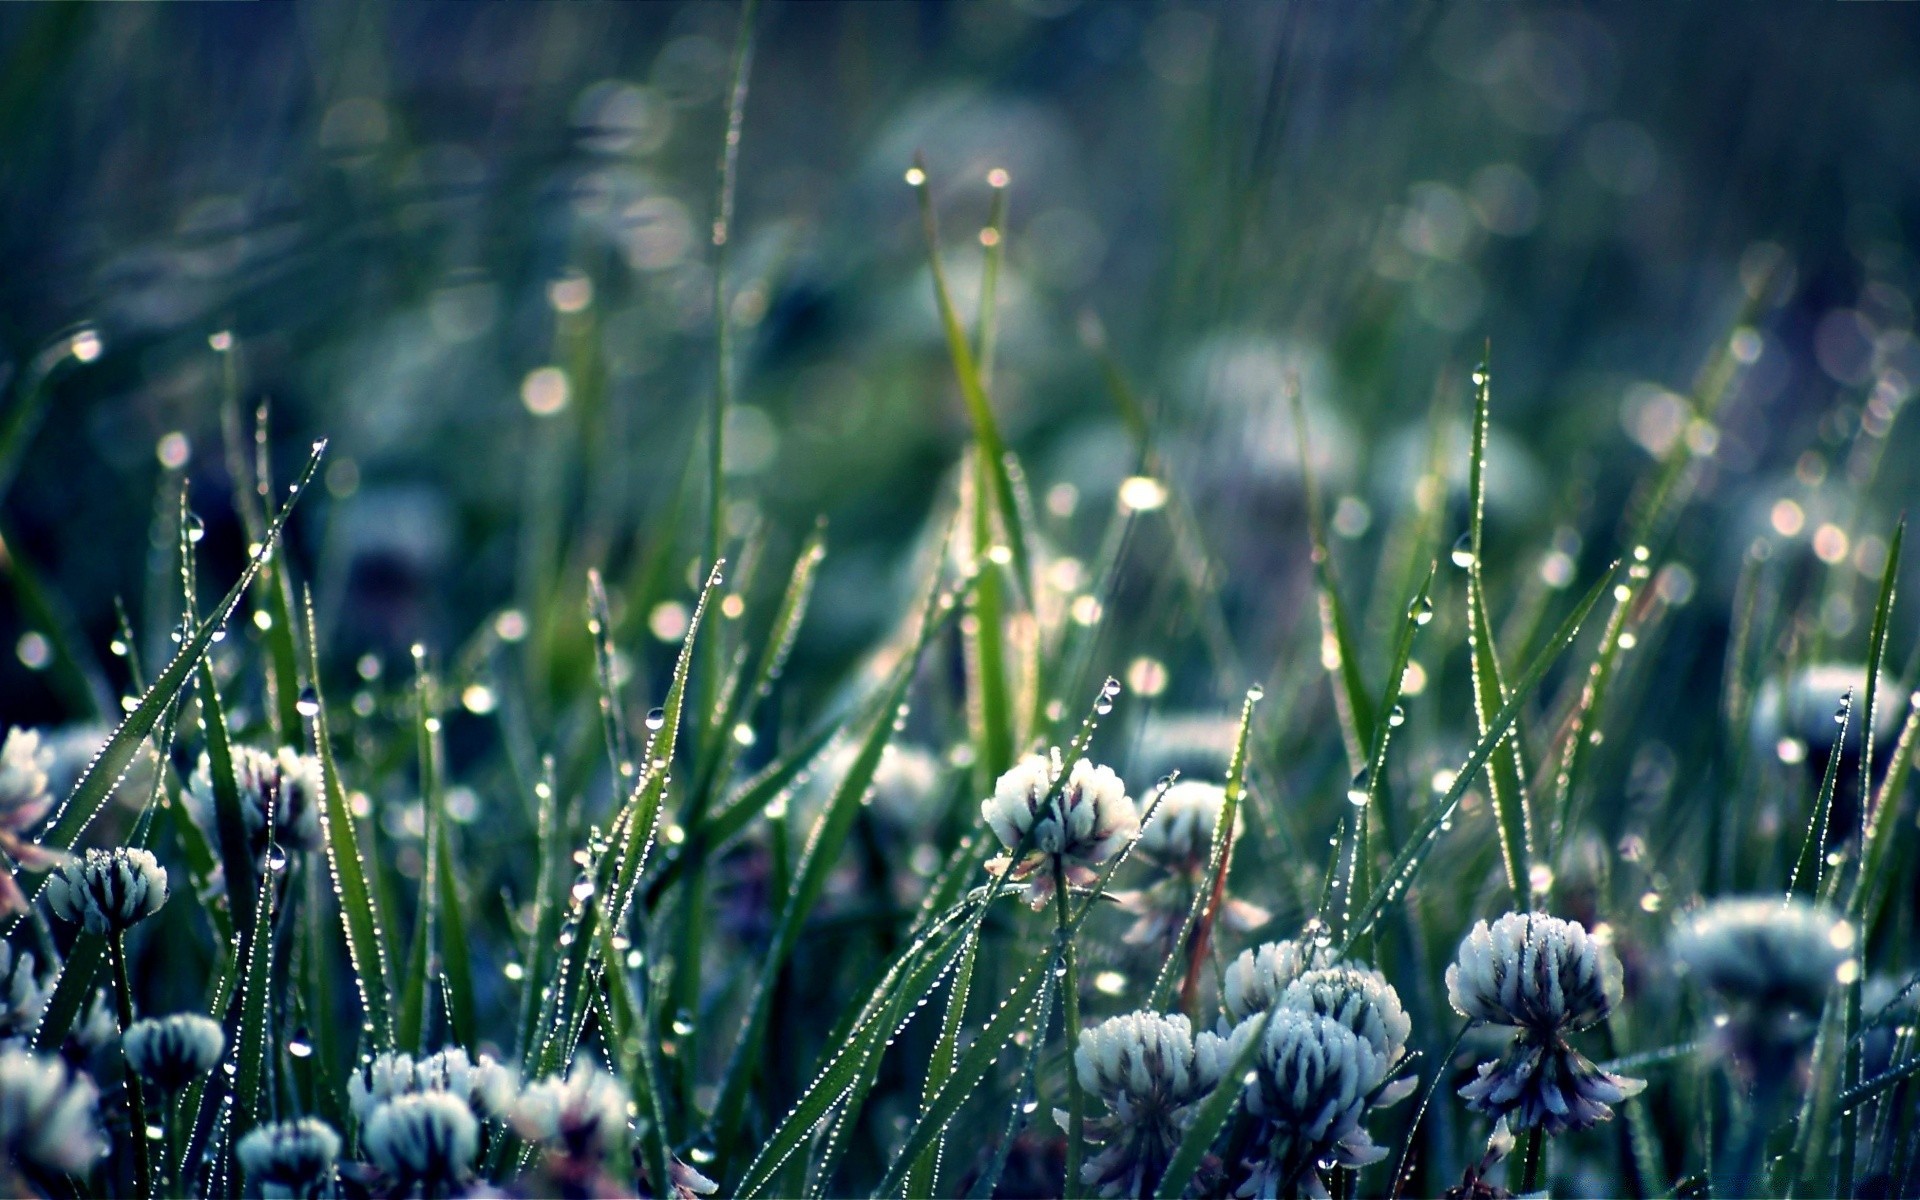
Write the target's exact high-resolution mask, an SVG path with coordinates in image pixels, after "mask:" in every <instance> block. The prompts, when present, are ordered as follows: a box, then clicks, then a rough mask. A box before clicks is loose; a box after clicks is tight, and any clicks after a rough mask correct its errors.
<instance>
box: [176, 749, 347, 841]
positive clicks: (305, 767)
mask: <svg viewBox="0 0 1920 1200" xmlns="http://www.w3.org/2000/svg"><path fill="white" fill-rule="evenodd" d="M233 776H234V782H235V783H236V784H237V785H238V788H239V792H240V816H241V818H242V820H243V821H245V823H246V827H247V837H248V840H249V841H250V843H251V846H252V850H253V853H254V854H255V855H262V854H265V853H266V851H267V844H268V842H269V841H270V840H271V841H272V842H273V843H275V844H277V845H279V846H280V847H281V848H282V849H284V850H287V851H289V852H294V851H302V850H319V849H321V848H322V847H323V846H324V845H325V844H326V843H325V840H324V838H323V836H322V834H321V831H320V805H321V800H322V796H323V791H322V789H323V787H324V786H325V781H324V777H323V776H322V775H321V769H320V760H319V759H317V758H315V757H313V756H312V755H310V754H301V753H300V752H299V751H297V750H295V749H293V748H292V747H290V746H282V747H281V748H280V749H279V750H278V751H276V752H274V753H268V752H267V751H265V750H261V749H258V748H256V747H253V746H235V747H234V748H233ZM187 801H188V803H189V804H190V805H191V806H192V808H193V815H194V816H195V817H196V818H197V819H198V820H200V821H201V822H202V825H203V827H206V825H207V823H208V822H211V821H212V820H213V819H214V793H213V765H212V762H211V761H210V760H209V759H208V758H207V756H206V755H205V754H202V755H201V756H200V765H199V766H198V767H197V768H195V770H194V772H193V778H192V780H191V781H190V786H189V789H188V792H187ZM269 809H271V810H272V812H273V836H272V838H271V839H269V838H268V836H267V832H266V825H267V812H268V810H269Z"/></svg>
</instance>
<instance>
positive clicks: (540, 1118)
mask: <svg viewBox="0 0 1920 1200" xmlns="http://www.w3.org/2000/svg"><path fill="white" fill-rule="evenodd" d="M514 1124H515V1125H516V1126H517V1127H518V1128H519V1130H520V1132H521V1133H522V1134H524V1135H525V1136H527V1137H528V1138H531V1139H533V1140H535V1141H542V1142H555V1143H557V1144H558V1146H559V1149H560V1150H561V1152H562V1153H563V1154H564V1155H566V1157H568V1158H571V1159H574V1160H577V1161H580V1162H598V1161H600V1160H601V1159H603V1158H605V1157H606V1155H607V1152H608V1151H609V1150H612V1149H614V1148H615V1147H616V1146H617V1145H618V1144H619V1143H620V1142H622V1141H624V1140H625V1138H626V1136H627V1088H626V1085H625V1084H623V1083H621V1082H620V1081H619V1080H618V1079H616V1078H614V1077H613V1076H612V1075H609V1074H607V1073H606V1072H605V1071H602V1070H601V1069H600V1068H599V1067H596V1066H594V1065H593V1064H592V1063H591V1062H585V1061H583V1062H580V1063H578V1064H576V1065H575V1066H574V1068H573V1070H572V1071H571V1072H570V1073H569V1074H567V1075H566V1076H565V1077H562V1076H559V1075H554V1076H551V1077H549V1078H546V1079H542V1080H540V1081H539V1082H537V1083H533V1084H529V1085H528V1086H527V1089H526V1091H525V1092H523V1093H521V1096H520V1101H519V1103H518V1104H516V1105H515V1106H514Z"/></svg>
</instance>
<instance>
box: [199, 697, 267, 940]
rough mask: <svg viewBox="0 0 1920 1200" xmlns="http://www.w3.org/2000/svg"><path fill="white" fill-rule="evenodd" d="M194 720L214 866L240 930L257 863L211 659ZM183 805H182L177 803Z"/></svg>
mask: <svg viewBox="0 0 1920 1200" xmlns="http://www.w3.org/2000/svg"><path fill="white" fill-rule="evenodd" d="M200 725H201V727H202V729H204V730H205V732H206V735H207V773H208V774H209V775H210V776H211V777H212V781H213V819H214V829H215V830H216V832H217V833H218V834H219V839H218V844H219V847H220V868H221V871H222V872H223V873H224V874H225V876H226V881H227V901H228V904H229V906H230V907H231V908H232V909H233V919H234V924H235V925H236V926H237V927H238V928H239V929H240V931H241V932H243V933H244V932H246V931H248V930H251V929H252V928H253V924H254V919H253V904H254V899H255V898H256V896H257V895H258V894H259V882H258V875H259V866H258V864H257V863H256V862H255V861H254V857H253V847H252V845H251V841H252V839H251V838H249V837H248V835H247V823H246V817H245V814H244V813H243V812H242V811H241V808H240V804H241V800H240V786H239V783H238V779H237V777H236V776H235V775H234V771H233V741H232V739H231V737H230V736H229V734H228V732H227V715H226V706H225V705H224V704H222V703H221V701H220V685H219V684H218V683H217V682H215V680H214V677H213V664H212V662H211V660H207V659H203V660H201V663H200ZM182 807H184V806H182Z"/></svg>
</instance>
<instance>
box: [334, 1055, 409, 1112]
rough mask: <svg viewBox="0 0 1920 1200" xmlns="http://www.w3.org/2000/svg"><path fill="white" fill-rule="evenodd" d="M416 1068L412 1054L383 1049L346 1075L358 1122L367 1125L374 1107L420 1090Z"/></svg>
mask: <svg viewBox="0 0 1920 1200" xmlns="http://www.w3.org/2000/svg"><path fill="white" fill-rule="evenodd" d="M419 1090H420V1088H419V1084H418V1077H417V1076H416V1075H415V1073H414V1069H413V1055H411V1054H406V1053H402V1052H400V1051H395V1050H384V1051H382V1052H380V1053H379V1054H376V1055H374V1056H373V1057H372V1058H367V1059H362V1060H361V1062H360V1065H359V1066H358V1067H356V1068H354V1072H353V1074H352V1075H350V1076H348V1077H347V1107H348V1109H349V1110H351V1111H352V1113H353V1119H354V1122H355V1123H356V1124H359V1125H365V1124H366V1123H367V1121H368V1120H369V1119H371V1118H372V1116H373V1110H374V1109H376V1108H378V1107H379V1106H380V1105H382V1104H385V1103H386V1102H387V1101H389V1100H394V1099H398V1098H399V1097H401V1096H409V1095H412V1094H413V1093H415V1092H417V1091H419Z"/></svg>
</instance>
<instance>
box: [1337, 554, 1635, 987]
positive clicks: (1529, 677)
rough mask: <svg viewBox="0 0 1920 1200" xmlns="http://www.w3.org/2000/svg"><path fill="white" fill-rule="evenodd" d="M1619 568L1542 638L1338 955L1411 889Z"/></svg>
mask: <svg viewBox="0 0 1920 1200" xmlns="http://www.w3.org/2000/svg"><path fill="white" fill-rule="evenodd" d="M1618 567H1619V564H1618V563H1615V564H1614V565H1613V566H1612V567H1610V568H1608V570H1607V572H1606V573H1605V574H1604V575H1603V576H1601V578H1600V581H1599V582H1598V583H1596V584H1594V585H1593V587H1592V589H1591V590H1589V591H1588V592H1587V594H1586V596H1585V597H1583V598H1582V599H1581V601H1580V603H1579V604H1578V605H1577V606H1575V608H1574V610H1573V611H1572V612H1571V613H1569V614H1568V615H1567V619H1566V620H1565V621H1563V622H1561V624H1560V627H1559V628H1558V629H1556V630H1555V631H1554V634H1553V636H1552V637H1551V638H1549V639H1547V642H1546V644H1545V645H1544V646H1542V647H1541V648H1540V651H1539V653H1537V654H1536V655H1534V659H1533V662H1532V663H1531V664H1529V665H1528V667H1527V670H1526V672H1525V673H1524V674H1523V675H1522V676H1521V677H1520V678H1519V680H1517V681H1516V682H1515V683H1514V686H1513V690H1512V692H1511V694H1510V695H1509V696H1508V697H1507V701H1506V703H1505V704H1503V705H1501V706H1500V711H1499V712H1497V713H1495V714H1494V715H1493V717H1492V718H1491V719H1489V720H1488V722H1487V729H1486V732H1485V733H1483V734H1481V735H1480V740H1479V742H1478V743H1476V744H1475V746H1474V748H1473V752H1472V753H1471V754H1469V755H1468V756H1467V760H1466V762H1465V763H1463V764H1462V765H1461V767H1460V770H1459V772H1458V773H1457V774H1456V775H1455V776H1454V780H1453V786H1451V787H1449V788H1448V789H1447V793H1446V795H1445V796H1443V797H1441V799H1440V802H1439V803H1438V804H1436V805H1434V807H1433V809H1432V810H1431V811H1430V812H1429V813H1428V814H1427V816H1426V818H1425V819H1424V820H1422V821H1421V822H1420V824H1419V826H1418V827H1417V828H1415V829H1414V831H1413V833H1412V835H1411V836H1410V837H1409V838H1408V839H1407V841H1406V843H1405V844H1404V845H1403V846H1402V847H1401V849H1400V852H1399V854H1398V855H1396V856H1395V858H1394V860H1393V865H1392V866H1390V867H1389V868H1388V869H1387V872H1386V874H1385V876H1383V877H1382V878H1381V879H1380V881H1379V882H1378V883H1376V884H1375V885H1374V887H1373V891H1372V893H1371V895H1369V896H1368V898H1367V902H1366V904H1364V905H1362V906H1361V908H1360V910H1359V914H1358V915H1357V916H1356V917H1355V918H1354V920H1353V923H1352V924H1351V925H1350V926H1349V928H1348V931H1347V938H1346V942H1345V943H1344V944H1343V945H1342V947H1341V953H1342V954H1345V953H1346V952H1347V951H1348V950H1349V949H1350V948H1351V947H1352V945H1353V942H1354V939H1355V938H1357V937H1358V936H1359V935H1361V934H1364V933H1365V932H1367V931H1368V930H1370V929H1372V928H1373V925H1374V922H1376V921H1377V920H1379V918H1380V914H1381V913H1382V912H1384V911H1385V910H1386V907H1387V905H1388V904H1390V903H1392V902H1393V901H1394V900H1396V899H1398V898H1399V897H1400V896H1401V895H1402V894H1404V893H1405V891H1406V889H1407V888H1408V887H1410V886H1411V885H1412V883H1413V880H1414V877H1415V876H1416V875H1418V874H1419V871H1420V868H1421V866H1422V865H1423V864H1424V863H1425V862H1426V857H1427V854H1428V852H1429V851H1431V849H1432V848H1433V844H1434V842H1435V841H1436V840H1437V839H1438V837H1439V834H1440V826H1441V824H1442V823H1443V822H1445V821H1446V820H1448V819H1449V818H1451V817H1452V816H1453V814H1454V811H1455V810H1456V809H1457V808H1459V806H1460V798H1461V797H1462V796H1464V795H1466V792H1467V788H1468V786H1469V785H1471V784H1472V782H1473V777H1474V775H1475V774H1476V773H1478V772H1479V770H1480V768H1481V767H1483V766H1485V765H1486V762H1487V760H1488V759H1489V758H1491V757H1492V756H1493V752H1494V751H1495V750H1496V749H1497V748H1498V747H1499V745H1500V739H1501V738H1503V737H1505V736H1506V733H1507V731H1508V730H1509V729H1511V728H1512V727H1513V723H1514V721H1515V720H1517V719H1518V718H1519V715H1520V708H1521V706H1522V705H1523V704H1525V703H1526V701H1527V698H1528V697H1529V696H1531V695H1532V694H1533V691H1534V689H1535V688H1537V687H1538V686H1539V685H1540V681H1541V680H1542V679H1544V678H1545V677H1546V674H1547V670H1548V668H1550V667H1551V666H1552V665H1553V663H1554V661H1555V660H1556V659H1558V658H1559V657H1560V655H1561V654H1562V653H1563V652H1564V651H1565V650H1566V649H1567V647H1568V646H1570V645H1572V643H1573V640H1574V638H1575V637H1577V636H1579V633H1580V628H1581V626H1582V625H1584V624H1585V623H1586V619H1587V616H1588V614H1590V613H1591V612H1592V611H1593V606H1594V605H1596V604H1598V603H1599V602H1600V597H1601V596H1603V595H1605V594H1606V591H1607V589H1608V587H1610V586H1611V584H1612V581H1613V575H1614V573H1615V571H1616V570H1617V569H1618Z"/></svg>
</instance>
